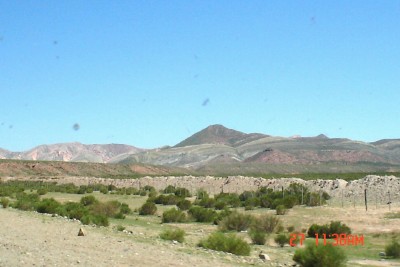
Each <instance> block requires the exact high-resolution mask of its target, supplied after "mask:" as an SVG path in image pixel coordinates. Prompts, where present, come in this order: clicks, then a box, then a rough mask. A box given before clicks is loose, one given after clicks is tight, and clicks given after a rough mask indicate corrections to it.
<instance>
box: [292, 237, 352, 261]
mask: <svg viewBox="0 0 400 267" xmlns="http://www.w3.org/2000/svg"><path fill="white" fill-rule="evenodd" d="M293 260H294V261H295V262H297V263H298V264H300V266H302V267H344V266H345V262H346V255H345V253H344V251H343V250H342V248H340V247H339V246H333V245H332V244H327V245H326V246H316V245H315V243H313V242H312V243H308V244H306V247H305V248H302V249H297V250H296V252H295V253H294V256H293Z"/></svg>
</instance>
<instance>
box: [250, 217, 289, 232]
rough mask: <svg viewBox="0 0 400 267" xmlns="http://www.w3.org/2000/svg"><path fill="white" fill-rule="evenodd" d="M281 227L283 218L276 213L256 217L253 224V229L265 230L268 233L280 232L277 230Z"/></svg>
mask: <svg viewBox="0 0 400 267" xmlns="http://www.w3.org/2000/svg"><path fill="white" fill-rule="evenodd" d="M279 227H282V223H281V220H280V219H279V218H278V217H276V216H274V215H268V214H264V215H262V216H260V217H256V218H255V219H254V220H253V223H252V225H251V228H252V229H253V230H258V231H263V232H266V233H273V232H278V231H277V230H278V228H279Z"/></svg>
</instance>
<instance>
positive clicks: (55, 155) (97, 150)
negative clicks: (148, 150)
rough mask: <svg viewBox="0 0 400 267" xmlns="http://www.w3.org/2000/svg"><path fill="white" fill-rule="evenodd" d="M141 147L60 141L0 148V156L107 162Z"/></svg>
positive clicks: (138, 150)
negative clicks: (15, 148) (17, 148)
mask: <svg viewBox="0 0 400 267" xmlns="http://www.w3.org/2000/svg"><path fill="white" fill-rule="evenodd" d="M141 151H143V149H140V148H137V147H134V146H129V145H122V144H106V145H96V144H95V145H84V144H81V143H61V144H53V145H41V146H37V147H35V148H32V149H30V150H28V151H25V152H9V151H7V150H0V158H4V159H23V160H46V161H75V162H108V161H109V160H110V159H112V158H114V157H116V156H119V155H121V154H127V153H129V154H134V153H138V152H141Z"/></svg>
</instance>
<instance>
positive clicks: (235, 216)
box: [218, 211, 254, 232]
mask: <svg viewBox="0 0 400 267" xmlns="http://www.w3.org/2000/svg"><path fill="white" fill-rule="evenodd" d="M253 221H254V217H253V216H251V215H249V214H244V213H239V212H236V211H234V212H232V213H231V214H230V215H228V216H226V217H225V218H223V219H222V220H221V221H220V222H219V224H218V226H219V229H220V230H221V231H232V230H233V231H237V232H240V231H244V230H247V228H249V227H250V225H251V224H252V222H253Z"/></svg>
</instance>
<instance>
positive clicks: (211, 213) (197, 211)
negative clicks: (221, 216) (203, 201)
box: [188, 206, 218, 222]
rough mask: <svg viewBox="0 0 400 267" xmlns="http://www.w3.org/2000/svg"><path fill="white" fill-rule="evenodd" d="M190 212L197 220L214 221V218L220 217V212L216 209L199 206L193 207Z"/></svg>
mask: <svg viewBox="0 0 400 267" xmlns="http://www.w3.org/2000/svg"><path fill="white" fill-rule="evenodd" d="M188 213H189V214H190V215H191V216H192V217H193V218H194V219H195V221H196V222H214V220H215V219H216V218H217V217H218V213H217V212H216V211H215V210H212V209H207V208H203V207H199V206H194V207H191V208H190V209H189V211H188Z"/></svg>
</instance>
